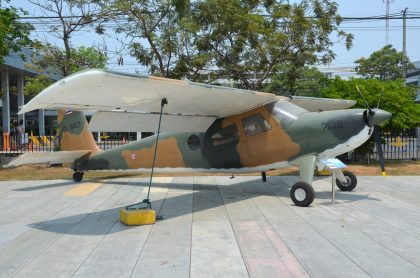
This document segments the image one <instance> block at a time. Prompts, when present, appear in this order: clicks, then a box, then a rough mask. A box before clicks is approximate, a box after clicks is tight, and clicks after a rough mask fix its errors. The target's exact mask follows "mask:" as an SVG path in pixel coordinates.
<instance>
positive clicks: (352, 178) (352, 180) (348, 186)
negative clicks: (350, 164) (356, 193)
mask: <svg viewBox="0 0 420 278" xmlns="http://www.w3.org/2000/svg"><path fill="white" fill-rule="evenodd" d="M343 175H344V177H346V179H347V181H348V183H345V184H343V183H342V182H341V181H339V180H338V179H336V180H335V184H336V185H337V187H338V188H340V190H341V191H352V190H353V189H354V188H355V187H356V185H357V178H356V175H355V174H353V173H352V172H350V171H343Z"/></svg>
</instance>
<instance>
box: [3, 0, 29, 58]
mask: <svg viewBox="0 0 420 278" xmlns="http://www.w3.org/2000/svg"><path fill="white" fill-rule="evenodd" d="M4 2H6V3H8V2H9V0H3V1H1V0H0V63H3V59H4V57H5V56H7V55H8V54H9V52H10V51H14V52H17V51H19V50H20V49H21V47H23V46H30V45H31V43H32V41H31V40H30V39H29V33H30V31H32V30H33V29H34V28H33V26H32V25H31V24H29V23H22V22H20V21H19V17H20V16H21V15H24V14H26V12H25V11H24V10H22V9H17V8H15V7H12V6H11V7H4V6H3V3H4Z"/></svg>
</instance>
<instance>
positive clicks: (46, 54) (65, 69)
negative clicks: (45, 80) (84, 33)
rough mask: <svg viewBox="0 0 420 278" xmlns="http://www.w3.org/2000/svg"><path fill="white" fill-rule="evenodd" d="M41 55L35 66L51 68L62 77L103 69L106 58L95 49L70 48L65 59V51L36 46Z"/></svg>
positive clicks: (47, 45) (46, 46)
mask: <svg viewBox="0 0 420 278" xmlns="http://www.w3.org/2000/svg"><path fill="white" fill-rule="evenodd" d="M37 48H38V50H39V51H40V52H41V53H42V54H43V56H42V59H41V60H40V61H38V62H37V64H38V65H39V66H41V67H44V68H51V69H53V70H57V71H58V72H60V74H61V75H62V76H66V75H68V74H71V73H75V72H77V71H80V70H83V69H86V68H105V66H106V57H105V55H104V54H103V53H102V52H101V51H99V50H98V49H96V48H95V47H84V46H81V47H76V48H70V58H69V59H67V58H66V51H65V50H64V49H62V48H60V47H58V46H55V45H52V44H45V45H43V44H41V43H38V44H37Z"/></svg>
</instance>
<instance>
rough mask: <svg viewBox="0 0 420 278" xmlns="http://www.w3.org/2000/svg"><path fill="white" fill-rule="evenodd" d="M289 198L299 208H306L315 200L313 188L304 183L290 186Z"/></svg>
mask: <svg viewBox="0 0 420 278" xmlns="http://www.w3.org/2000/svg"><path fill="white" fill-rule="evenodd" d="M290 198H292V201H293V203H295V205H297V206H299V207H307V206H309V205H310V204H312V202H313V201H314V199H315V191H314V188H313V187H312V186H311V185H310V184H309V183H306V182H298V183H295V184H294V185H293V186H292V189H291V190H290Z"/></svg>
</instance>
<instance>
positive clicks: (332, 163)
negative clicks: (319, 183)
mask: <svg viewBox="0 0 420 278" xmlns="http://www.w3.org/2000/svg"><path fill="white" fill-rule="evenodd" d="M321 162H322V163H324V165H325V167H327V168H328V169H329V170H330V171H331V173H332V175H331V176H332V181H331V191H332V196H331V202H332V204H333V205H334V202H335V181H336V179H337V171H339V170H340V169H343V168H346V167H347V165H346V164H344V163H343V162H341V161H340V160H339V159H336V158H331V159H323V160H321Z"/></svg>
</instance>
